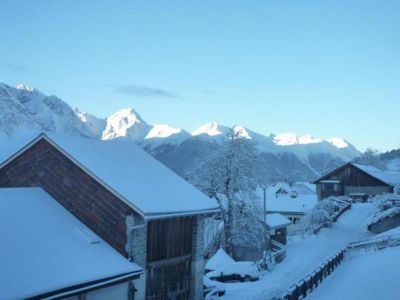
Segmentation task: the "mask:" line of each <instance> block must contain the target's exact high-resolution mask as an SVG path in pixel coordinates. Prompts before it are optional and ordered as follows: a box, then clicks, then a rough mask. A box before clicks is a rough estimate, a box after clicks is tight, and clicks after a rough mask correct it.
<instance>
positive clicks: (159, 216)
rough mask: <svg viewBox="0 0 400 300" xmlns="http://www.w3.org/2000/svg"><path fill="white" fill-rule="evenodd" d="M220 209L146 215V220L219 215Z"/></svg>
mask: <svg viewBox="0 0 400 300" xmlns="http://www.w3.org/2000/svg"><path fill="white" fill-rule="evenodd" d="M219 212H220V209H219V208H212V209H203V210H192V211H180V212H168V213H165V212H154V213H146V214H145V216H144V218H145V220H147V221H151V220H156V219H166V218H174V217H184V216H195V215H210V214H216V213H219Z"/></svg>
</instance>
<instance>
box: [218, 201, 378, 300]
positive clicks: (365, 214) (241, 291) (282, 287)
mask: <svg viewBox="0 0 400 300" xmlns="http://www.w3.org/2000/svg"><path fill="white" fill-rule="evenodd" d="M375 209H376V208H375V206H374V205H373V204H369V203H366V204H358V203H357V204H354V205H353V207H352V208H351V209H350V210H349V211H347V212H345V213H344V214H343V215H342V216H341V217H340V218H339V220H338V221H337V222H336V223H334V224H333V226H332V228H331V229H322V230H321V231H320V233H319V234H318V235H305V236H303V237H301V236H294V237H291V239H290V240H289V243H288V247H287V257H286V259H285V260H284V261H283V262H282V263H280V264H277V265H276V266H275V267H274V269H273V270H272V271H270V272H265V274H263V276H262V278H261V279H260V280H259V281H256V282H251V283H226V284H224V286H225V288H226V295H225V297H224V299H254V300H256V299H263V300H266V299H271V298H273V297H274V296H279V295H282V293H284V292H285V291H286V290H287V289H288V288H289V287H290V286H291V285H292V284H294V283H296V282H297V281H298V280H300V279H302V278H303V277H304V276H306V275H308V274H310V273H311V272H312V271H313V270H314V269H315V268H317V267H318V266H319V265H321V264H322V263H323V262H324V261H325V260H326V259H328V258H330V257H331V256H332V255H334V254H335V253H336V252H338V251H339V250H341V249H343V248H344V247H345V246H346V245H347V244H348V243H349V242H351V241H354V240H358V239H362V238H365V237H367V236H370V235H372V234H371V233H369V232H368V231H367V226H366V223H367V221H368V220H369V218H370V217H371V216H372V215H373V213H374V211H375Z"/></svg>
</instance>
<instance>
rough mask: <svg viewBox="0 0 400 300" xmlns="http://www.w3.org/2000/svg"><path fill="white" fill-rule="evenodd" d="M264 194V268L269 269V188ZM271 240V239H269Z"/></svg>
mask: <svg viewBox="0 0 400 300" xmlns="http://www.w3.org/2000/svg"><path fill="white" fill-rule="evenodd" d="M263 192H264V195H263V196H264V197H263V200H264V210H263V214H264V268H265V269H266V268H267V251H268V250H267V246H268V245H267V235H268V230H267V226H268V225H267V188H266V187H265V186H264V187H263ZM268 239H269V237H268Z"/></svg>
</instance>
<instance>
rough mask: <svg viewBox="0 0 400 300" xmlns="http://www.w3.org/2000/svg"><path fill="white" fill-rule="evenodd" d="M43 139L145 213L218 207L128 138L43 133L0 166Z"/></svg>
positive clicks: (193, 211)
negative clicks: (104, 139)
mask: <svg viewBox="0 0 400 300" xmlns="http://www.w3.org/2000/svg"><path fill="white" fill-rule="evenodd" d="M41 138H44V139H46V140H47V141H48V142H49V143H50V144H52V145H53V146H54V147H56V148H57V149H58V150H60V151H61V152H62V153H63V154H64V155H65V156H67V157H68V158H69V159H71V160H72V161H73V162H74V163H75V164H76V165H77V166H78V167H80V168H81V169H83V170H84V171H85V172H87V173H88V174H89V175H90V176H92V177H93V178H94V179H96V180H97V181H98V182H99V183H100V184H101V185H103V187H105V188H106V189H108V190H109V191H110V192H111V193H113V194H114V195H115V196H116V197H118V198H119V199H121V201H123V202H125V203H126V204H127V205H128V206H130V207H132V208H133V209H134V210H136V211H137V212H138V213H139V214H141V215H143V216H150V217H151V218H155V217H157V216H161V215H169V214H174V215H176V214H180V215H185V214H200V213H210V212H214V211H216V210H217V209H218V205H217V203H216V201H215V200H213V199H211V198H209V197H207V196H206V195H204V194H203V193H202V192H200V191H199V190H197V189H196V188H195V187H194V186H193V185H191V184H190V183H188V182H187V181H185V180H184V179H182V178H181V177H179V176H178V175H177V174H176V173H174V172H173V171H171V170H170V169H168V168H167V167H166V166H164V165H163V164H161V163H160V162H159V161H157V160H156V159H155V158H153V157H152V156H150V155H149V154H148V153H146V152H145V151H144V150H143V149H141V148H140V147H139V146H137V144H136V143H135V142H133V141H128V140H109V141H101V140H94V139H88V138H83V137H74V136H67V135H57V134H53V133H51V134H47V133H44V132H42V133H41V134H40V135H39V136H37V137H36V138H35V139H34V140H31V141H30V142H29V143H28V144H25V145H24V147H23V148H21V149H18V151H17V152H15V153H14V154H13V155H12V156H11V157H9V158H8V159H7V160H6V161H4V162H3V163H2V164H1V165H0V167H1V166H4V165H6V164H8V163H9V162H10V161H12V160H13V159H15V158H16V157H18V156H19V155H20V154H21V153H23V152H24V151H25V150H26V149H28V148H29V147H31V146H32V145H34V144H35V143H37V142H38V141H39V140H40V139H41Z"/></svg>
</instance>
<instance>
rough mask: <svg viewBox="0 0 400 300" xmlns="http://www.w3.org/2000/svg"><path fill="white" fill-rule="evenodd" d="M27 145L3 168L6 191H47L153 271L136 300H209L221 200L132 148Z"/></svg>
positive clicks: (0, 178)
mask: <svg viewBox="0 0 400 300" xmlns="http://www.w3.org/2000/svg"><path fill="white" fill-rule="evenodd" d="M22 146H23V145H20V149H15V151H17V150H18V152H16V153H15V154H13V155H12V156H11V157H10V158H9V159H7V160H6V161H5V162H4V163H3V164H1V165H0V187H41V188H43V189H44V190H45V191H46V192H47V193H49V194H50V195H51V196H52V197H53V198H54V199H55V200H57V201H58V202H59V203H60V204H61V205H62V206H63V207H65V208H66V209H67V210H68V211H69V212H70V213H72V214H73V215H74V216H75V217H76V218H78V219H79V220H80V221H81V222H82V223H84V224H85V225H86V226H87V227H88V228H90V230H92V231H93V232H95V233H96V234H97V235H98V236H99V237H100V238H101V239H103V240H104V241H106V242H107V243H109V244H110V245H111V246H112V247H113V248H114V249H115V250H117V251H118V252H119V253H120V254H121V255H123V256H125V257H126V258H127V259H130V260H132V261H134V262H135V263H136V264H138V265H139V266H140V267H141V268H143V269H144V270H146V272H145V274H143V275H142V276H141V277H140V279H138V280H136V281H135V282H134V283H133V285H134V286H131V289H132V290H137V293H136V295H135V299H202V298H203V273H204V258H203V246H204V245H203V242H204V234H203V233H204V219H205V218H206V217H207V216H209V215H210V214H213V213H215V212H217V211H218V205H217V203H216V202H215V201H214V200H212V199H210V198H208V197H207V196H205V195H204V194H202V193H201V192H200V191H198V190H197V189H196V188H194V187H193V186H192V185H190V184H189V183H187V182H186V181H185V180H183V179H181V178H180V177H179V176H178V175H176V174H175V173H174V172H172V171H170V170H169V169H168V168H166V167H165V166H163V165H162V164H161V163H160V162H158V161H157V160H155V159H154V158H152V157H151V156H150V155H148V154H147V153H146V152H144V151H143V150H142V149H140V148H139V147H138V146H136V145H135V144H134V143H133V142H130V141H123V140H115V141H98V140H91V139H85V138H76V137H68V136H57V135H51V137H49V136H48V135H45V134H41V135H40V136H38V137H37V138H35V139H34V140H33V141H31V142H30V143H29V144H27V145H25V146H23V147H22ZM10 154H11V153H10ZM1 200H2V199H1ZM21 212H23V210H21ZM16 222H17V223H18V221H17V220H16ZM38 234H40V233H39V232H38ZM35 250H36V249H35ZM28 252H29V251H28ZM60 259H62V258H60ZM101 263H102V260H99V264H101ZM29 271H32V270H29ZM21 272H23V271H22V270H21ZM59 274H60V275H61V273H59ZM126 295H127V294H126ZM117 299H121V298H119V297H117Z"/></svg>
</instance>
